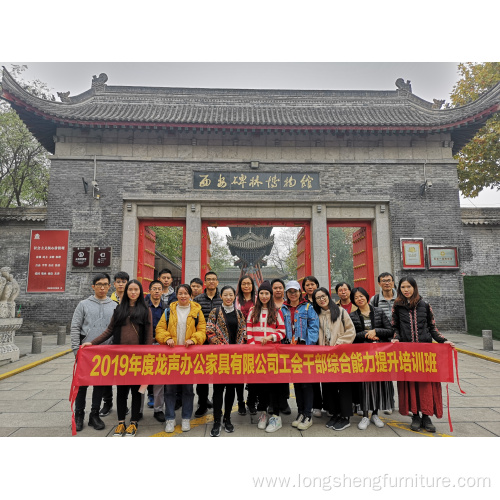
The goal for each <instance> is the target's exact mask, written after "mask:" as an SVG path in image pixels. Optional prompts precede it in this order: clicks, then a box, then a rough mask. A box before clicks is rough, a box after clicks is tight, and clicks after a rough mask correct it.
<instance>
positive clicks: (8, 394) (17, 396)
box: [0, 389, 40, 404]
mask: <svg viewBox="0 0 500 500" xmlns="http://www.w3.org/2000/svg"><path fill="white" fill-rule="evenodd" d="M39 392H40V389H30V390H27V391H18V390H15V389H12V390H11V391H0V401H22V400H25V399H29V398H30V397H31V396H34V395H35V394H37V393H39ZM2 404H3V403H2Z"/></svg>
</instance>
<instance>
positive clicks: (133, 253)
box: [120, 202, 139, 278]
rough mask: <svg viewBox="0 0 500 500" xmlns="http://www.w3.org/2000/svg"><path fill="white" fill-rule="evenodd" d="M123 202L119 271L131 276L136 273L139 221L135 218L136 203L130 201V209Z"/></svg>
mask: <svg viewBox="0 0 500 500" xmlns="http://www.w3.org/2000/svg"><path fill="white" fill-rule="evenodd" d="M129 203H130V202H126V203H125V209H124V211H123V232H122V265H121V268H120V271H125V272H126V273H128V274H129V275H130V276H131V277H134V278H135V277H136V275H137V242H138V241H139V222H138V220H137V204H136V203H130V205H131V208H132V210H130V211H129V210H128V209H127V207H126V205H127V204H129Z"/></svg>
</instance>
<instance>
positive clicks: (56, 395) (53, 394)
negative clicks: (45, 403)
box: [29, 388, 92, 404]
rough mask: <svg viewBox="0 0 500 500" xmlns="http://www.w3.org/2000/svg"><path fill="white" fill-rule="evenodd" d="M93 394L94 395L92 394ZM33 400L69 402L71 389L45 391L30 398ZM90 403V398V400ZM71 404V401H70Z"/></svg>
mask: <svg viewBox="0 0 500 500" xmlns="http://www.w3.org/2000/svg"><path fill="white" fill-rule="evenodd" d="M91 394H92V393H91ZM29 399H30V400H33V399H57V400H61V399H62V400H65V401H68V400H69V388H68V389H44V390H43V391H40V392H39V393H37V394H35V395H34V396H33V397H31V398H29ZM89 401H90V398H89ZM68 404H69V401H68Z"/></svg>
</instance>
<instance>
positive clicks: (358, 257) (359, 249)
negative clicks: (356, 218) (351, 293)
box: [352, 227, 375, 297]
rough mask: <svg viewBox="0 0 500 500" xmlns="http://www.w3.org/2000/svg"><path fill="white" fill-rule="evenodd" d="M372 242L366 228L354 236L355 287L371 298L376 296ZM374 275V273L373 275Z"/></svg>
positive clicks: (362, 228)
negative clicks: (358, 287) (371, 275)
mask: <svg viewBox="0 0 500 500" xmlns="http://www.w3.org/2000/svg"><path fill="white" fill-rule="evenodd" d="M371 253H372V252H371V241H369V239H368V231H367V228H366V227H361V228H360V229H358V230H357V231H356V232H354V233H353V235H352V265H353V270H354V287H357V286H360V287H362V288H364V289H365V290H366V291H367V292H368V293H369V294H370V297H371V296H372V295H374V293H375V290H374V287H373V280H372V279H371V278H370V272H371V267H372V265H371V262H370V259H371ZM372 274H373V273H372Z"/></svg>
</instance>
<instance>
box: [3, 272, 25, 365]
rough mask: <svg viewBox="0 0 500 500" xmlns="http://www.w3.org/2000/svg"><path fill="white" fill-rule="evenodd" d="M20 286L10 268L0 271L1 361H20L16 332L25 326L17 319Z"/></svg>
mask: <svg viewBox="0 0 500 500" xmlns="http://www.w3.org/2000/svg"><path fill="white" fill-rule="evenodd" d="M19 291H20V288H19V284H18V283H17V281H16V280H15V279H14V277H13V276H12V275H11V274H10V268H9V267H2V268H1V269H0V361H3V360H6V359H9V360H10V361H17V360H18V359H19V347H17V345H16V344H15V343H14V338H15V336H16V330H18V329H19V328H20V327H21V325H22V324H23V320H22V319H21V318H15V317H14V316H15V312H16V303H15V302H14V300H15V299H16V298H17V296H18V295H19Z"/></svg>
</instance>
